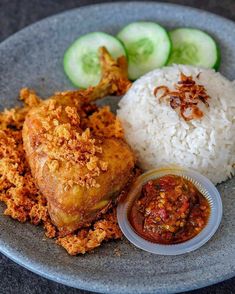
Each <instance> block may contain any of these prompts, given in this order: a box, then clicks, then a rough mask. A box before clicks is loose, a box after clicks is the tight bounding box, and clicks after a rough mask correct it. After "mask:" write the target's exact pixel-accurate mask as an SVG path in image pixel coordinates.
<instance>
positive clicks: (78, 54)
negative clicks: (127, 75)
mask: <svg viewBox="0 0 235 294" xmlns="http://www.w3.org/2000/svg"><path fill="white" fill-rule="evenodd" d="M101 46H105V47H106V48H107V50H108V51H109V53H110V54H111V55H112V57H113V58H115V59H116V58H118V57H120V56H123V55H124V56H126V52H125V49H124V47H123V45H122V44H121V42H120V41H119V40H118V39H116V38H115V37H113V36H110V35H108V34H106V33H102V32H94V33H89V34H87V35H84V36H82V37H80V38H78V39H77V40H76V41H75V42H74V43H72V45H71V46H70V47H69V48H68V49H67V51H66V52H65V54H64V71H65V73H66V75H67V76H68V78H69V79H70V80H71V81H72V83H73V84H74V85H75V86H77V87H80V88H87V87H89V86H95V85H97V84H98V83H99V81H100V79H101V68H100V61H99V56H98V49H99V48H100V47H101Z"/></svg>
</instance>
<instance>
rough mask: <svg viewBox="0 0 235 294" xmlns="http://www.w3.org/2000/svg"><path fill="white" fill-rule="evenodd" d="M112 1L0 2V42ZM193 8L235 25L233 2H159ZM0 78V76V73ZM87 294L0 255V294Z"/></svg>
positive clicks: (233, 284)
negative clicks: (81, 8) (64, 14)
mask: <svg viewBox="0 0 235 294" xmlns="http://www.w3.org/2000/svg"><path fill="white" fill-rule="evenodd" d="M100 2H111V1H99V0H95V1H87V0H80V1H76V0H0V42H1V41H3V40H4V39H5V38H7V37H8V36H10V35H11V34H13V33H15V32H17V31H19V30H20V29H21V28H23V27H25V26H27V25H30V24H31V23H33V22H35V21H37V20H40V19H42V18H44V17H47V16H49V15H53V14H56V13H59V12H62V11H64V10H67V9H72V8H75V7H79V6H83V5H88V4H89V5H90V4H93V3H100ZM162 2H172V3H177V4H183V5H188V6H193V7H197V8H201V9H204V10H208V11H210V12H214V13H216V14H219V15H222V16H224V17H227V18H229V19H231V20H233V21H235V1H234V0H223V1H221V0H208V1H206V0H188V1H187V0H178V1H177V0H175V1H162ZM0 74H1V73H0ZM234 258H235V257H234ZM5 293H7V294H8V293H9V294H11V293H17V294H21V293H22V294H27V293H30V294H31V293H35V294H41V293H43V294H47V293H61V294H63V293H66V294H75V293H76V294H85V293H86V294H88V293H91V292H87V291H83V290H76V289H73V288H69V287H67V286H64V285H61V284H58V283H55V282H52V281H49V280H46V279H44V278H42V277H39V276H37V275H35V274H33V273H31V272H29V271H28V270H26V269H24V268H22V267H20V266H19V265H17V264H16V263H14V262H12V261H11V260H9V259H8V258H7V257H5V256H3V255H1V254H0V294H5ZM187 293H191V294H199V293H200V294H212V293H216V294H232V293H235V278H233V279H230V280H227V281H224V282H222V283H219V284H217V285H213V286H210V287H206V288H203V289H200V290H195V291H191V292H187Z"/></svg>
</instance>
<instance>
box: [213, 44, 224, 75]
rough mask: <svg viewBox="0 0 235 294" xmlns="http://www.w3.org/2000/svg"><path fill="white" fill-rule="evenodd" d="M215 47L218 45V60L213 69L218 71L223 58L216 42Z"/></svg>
mask: <svg viewBox="0 0 235 294" xmlns="http://www.w3.org/2000/svg"><path fill="white" fill-rule="evenodd" d="M215 45H216V51H217V60H216V63H215V65H214V66H213V68H214V70H216V71H218V70H219V67H220V64H221V59H222V57H221V49H220V47H219V45H218V43H217V42H215Z"/></svg>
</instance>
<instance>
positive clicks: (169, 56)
mask: <svg viewBox="0 0 235 294" xmlns="http://www.w3.org/2000/svg"><path fill="white" fill-rule="evenodd" d="M166 33H167V35H168V38H169V45H170V50H169V55H168V58H167V60H166V62H165V64H164V65H163V66H167V64H168V62H169V60H170V58H171V53H172V51H173V42H172V39H171V36H170V32H168V31H167V30H166Z"/></svg>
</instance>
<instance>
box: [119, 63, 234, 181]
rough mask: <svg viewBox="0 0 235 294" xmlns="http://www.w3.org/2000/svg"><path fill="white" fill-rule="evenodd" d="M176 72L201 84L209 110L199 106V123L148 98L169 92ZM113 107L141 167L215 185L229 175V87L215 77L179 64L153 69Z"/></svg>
mask: <svg viewBox="0 0 235 294" xmlns="http://www.w3.org/2000/svg"><path fill="white" fill-rule="evenodd" d="M181 72H182V73H184V74H185V75H186V76H192V77H193V80H195V81H196V83H197V84H201V85H203V86H204V87H205V89H206V91H207V94H208V95H209V96H210V97H211V99H209V100H208V102H209V107H208V108H207V107H205V106H204V105H203V106H202V107H203V109H202V108H201V109H202V110H203V113H204V116H203V117H202V118H201V119H193V120H190V121H185V120H184V119H183V118H182V116H181V115H180V114H179V113H178V112H177V111H176V110H174V109H172V108H171V107H170V105H169V103H167V102H161V103H160V102H159V99H158V98H157V97H156V96H154V94H153V92H154V89H155V88H156V87H158V86H162V85H164V86H167V87H168V88H169V89H170V90H174V89H175V88H174V85H175V84H176V83H177V82H178V81H179V80H180V74H181ZM199 73H200V75H199V77H198V78H197V75H198V74H199ZM119 107H120V109H119V110H118V117H119V119H120V120H121V122H122V124H123V127H124V131H125V137H126V140H127V142H128V143H129V144H130V146H131V147H132V148H133V150H134V151H135V153H136V155H137V158H138V161H139V164H140V166H141V167H142V168H143V169H151V168H156V167H160V166H169V165H177V166H183V167H187V168H193V169H195V170H197V171H199V172H200V173H202V174H204V175H205V176H207V177H208V178H209V179H210V180H211V181H212V182H213V183H215V184H217V183H220V182H222V181H224V180H226V179H227V178H229V177H231V176H232V175H233V174H234V164H235V85H234V84H233V82H230V81H229V80H227V79H226V78H224V77H223V76H222V75H221V74H220V73H218V72H215V71H214V70H210V69H202V68H196V67H192V66H184V65H174V66H170V67H165V68H162V69H157V70H154V71H152V72H150V73H148V74H146V75H145V76H143V77H141V78H140V79H139V80H137V81H136V82H135V83H134V84H133V85H132V87H131V88H130V90H129V91H128V92H127V94H126V95H125V96H124V97H123V98H122V99H121V101H120V103H119Z"/></svg>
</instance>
